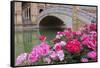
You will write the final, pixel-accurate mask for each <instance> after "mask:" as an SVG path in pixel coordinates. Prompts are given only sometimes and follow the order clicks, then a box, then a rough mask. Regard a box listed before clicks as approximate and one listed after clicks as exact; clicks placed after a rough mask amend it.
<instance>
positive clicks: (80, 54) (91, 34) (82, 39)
mask: <svg viewBox="0 0 100 68" xmlns="http://www.w3.org/2000/svg"><path fill="white" fill-rule="evenodd" d="M39 39H40V41H41V44H39V45H36V46H34V47H33V49H32V50H31V52H29V53H24V54H21V55H20V56H18V57H17V59H16V65H19V64H22V62H23V61H24V60H27V61H28V62H29V63H30V64H34V63H36V62H42V63H45V64H54V63H59V62H63V63H74V62H90V61H96V60H97V58H96V57H97V49H96V48H97V29H96V23H91V24H86V25H84V26H83V27H81V28H79V30H77V31H73V30H72V29H71V28H66V29H64V31H59V32H57V34H56V37H55V38H54V39H53V40H52V42H51V43H52V44H53V45H52V46H51V45H48V42H47V41H46V39H47V38H46V37H45V36H40V38H39Z"/></svg>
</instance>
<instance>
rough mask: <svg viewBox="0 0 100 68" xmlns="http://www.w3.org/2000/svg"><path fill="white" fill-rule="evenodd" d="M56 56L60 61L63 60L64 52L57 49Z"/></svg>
mask: <svg viewBox="0 0 100 68" xmlns="http://www.w3.org/2000/svg"><path fill="white" fill-rule="evenodd" d="M57 57H58V58H59V60H60V61H63V60H64V52H63V50H60V51H57Z"/></svg>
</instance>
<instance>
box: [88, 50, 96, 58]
mask: <svg viewBox="0 0 100 68" xmlns="http://www.w3.org/2000/svg"><path fill="white" fill-rule="evenodd" d="M96 56H97V53H96V52H95V51H91V52H88V53H87V57H88V58H91V59H96Z"/></svg>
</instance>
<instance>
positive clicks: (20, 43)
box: [15, 28, 63, 57]
mask: <svg viewBox="0 0 100 68" xmlns="http://www.w3.org/2000/svg"><path fill="white" fill-rule="evenodd" d="M62 30H63V29H59V28H45V29H44V28H40V29H33V30H27V31H16V32H15V57H17V56H18V55H20V54H21V53H24V52H30V50H31V49H32V47H33V46H35V45H38V44H40V41H39V38H38V37H39V35H45V36H46V37H47V41H50V40H52V39H53V38H54V37H55V35H56V32H57V31H62Z"/></svg>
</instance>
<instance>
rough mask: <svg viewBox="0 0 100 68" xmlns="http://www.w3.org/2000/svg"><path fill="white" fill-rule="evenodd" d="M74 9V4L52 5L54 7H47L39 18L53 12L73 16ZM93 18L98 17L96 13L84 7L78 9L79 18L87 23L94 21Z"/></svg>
mask: <svg viewBox="0 0 100 68" xmlns="http://www.w3.org/2000/svg"><path fill="white" fill-rule="evenodd" d="M72 11H73V7H72V6H60V7H52V8H51V7H48V8H45V10H44V11H43V12H41V14H40V15H39V16H38V20H39V19H42V18H43V17H45V16H47V15H49V14H52V13H53V14H54V13H55V14H62V15H66V16H69V17H72ZM93 18H94V19H96V14H93V13H89V12H86V11H84V10H82V9H78V19H80V20H82V21H84V22H86V23H89V22H91V21H92V19H93Z"/></svg>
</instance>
